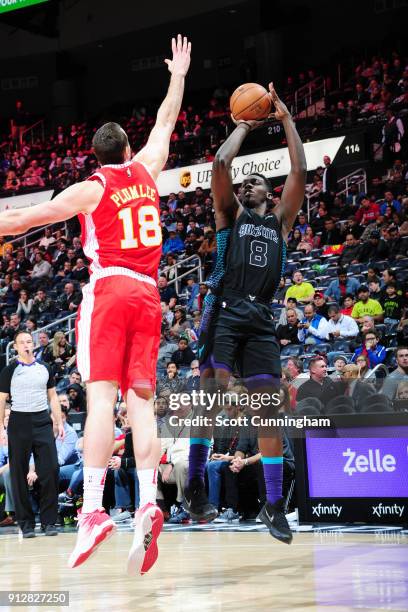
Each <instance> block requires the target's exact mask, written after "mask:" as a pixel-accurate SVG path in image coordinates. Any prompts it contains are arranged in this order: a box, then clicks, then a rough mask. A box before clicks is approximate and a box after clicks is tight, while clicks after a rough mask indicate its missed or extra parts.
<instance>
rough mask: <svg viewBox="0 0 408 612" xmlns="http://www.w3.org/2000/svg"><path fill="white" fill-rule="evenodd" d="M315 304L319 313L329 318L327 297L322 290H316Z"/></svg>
mask: <svg viewBox="0 0 408 612" xmlns="http://www.w3.org/2000/svg"><path fill="white" fill-rule="evenodd" d="M313 304H314V306H315V309H316V312H317V314H318V315H320V316H322V317H324V318H325V319H327V317H328V313H329V307H328V306H327V302H326V297H325V295H324V293H322V292H321V291H316V293H315V294H314V296H313Z"/></svg>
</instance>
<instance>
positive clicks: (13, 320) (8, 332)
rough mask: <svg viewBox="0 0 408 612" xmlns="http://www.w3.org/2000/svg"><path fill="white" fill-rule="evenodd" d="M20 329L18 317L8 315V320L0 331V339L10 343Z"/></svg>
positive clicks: (14, 314)
mask: <svg viewBox="0 0 408 612" xmlns="http://www.w3.org/2000/svg"><path fill="white" fill-rule="evenodd" d="M22 329H23V328H22V325H21V318H20V315H18V314H17V313H13V314H11V315H10V319H8V320H6V322H5V324H4V325H3V327H2V329H1V338H2V339H4V340H6V341H7V342H11V341H12V340H13V339H14V336H15V335H16V333H17V332H18V331H20V330H22Z"/></svg>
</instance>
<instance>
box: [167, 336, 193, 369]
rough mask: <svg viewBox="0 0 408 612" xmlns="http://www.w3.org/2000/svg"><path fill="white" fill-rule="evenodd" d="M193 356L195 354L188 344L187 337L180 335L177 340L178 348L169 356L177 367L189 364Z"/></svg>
mask: <svg viewBox="0 0 408 612" xmlns="http://www.w3.org/2000/svg"><path fill="white" fill-rule="evenodd" d="M194 357H195V355H194V353H193V351H192V350H191V348H190V347H189V346H188V340H187V338H185V337H181V338H180V340H179V342H178V349H177V350H176V351H174V353H173V355H172V356H171V360H172V361H173V362H174V363H175V364H176V365H177V366H179V367H180V366H186V367H187V366H190V364H191V362H192V361H193V359H194Z"/></svg>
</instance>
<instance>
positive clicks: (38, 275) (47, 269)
mask: <svg viewBox="0 0 408 612" xmlns="http://www.w3.org/2000/svg"><path fill="white" fill-rule="evenodd" d="M34 261H35V263H34V266H33V269H32V272H31V281H32V285H33V286H34V285H35V286H38V284H39V283H40V282H42V283H44V282H46V281H47V280H48V279H49V278H50V276H51V273H52V269H51V264H50V263H49V262H48V261H47V260H46V259H44V256H43V254H42V253H41V251H38V253H36V255H35V258H34Z"/></svg>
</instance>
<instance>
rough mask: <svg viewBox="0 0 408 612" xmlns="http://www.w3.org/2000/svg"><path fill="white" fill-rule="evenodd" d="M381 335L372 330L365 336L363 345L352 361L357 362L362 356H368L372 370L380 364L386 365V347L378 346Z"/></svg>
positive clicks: (356, 351) (357, 350)
mask: <svg viewBox="0 0 408 612" xmlns="http://www.w3.org/2000/svg"><path fill="white" fill-rule="evenodd" d="M378 340H379V335H378V332H377V331H376V330H372V329H370V330H369V331H367V332H365V334H364V335H363V345H362V346H360V347H359V348H358V349H356V350H355V352H354V355H353V357H352V359H351V360H352V361H353V362H355V361H356V359H357V357H358V356H359V355H361V354H363V355H367V357H368V359H369V361H370V368H374V367H375V366H376V365H378V364H379V363H384V361H385V357H386V354H387V353H386V350H385V346H383V345H382V344H378Z"/></svg>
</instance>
